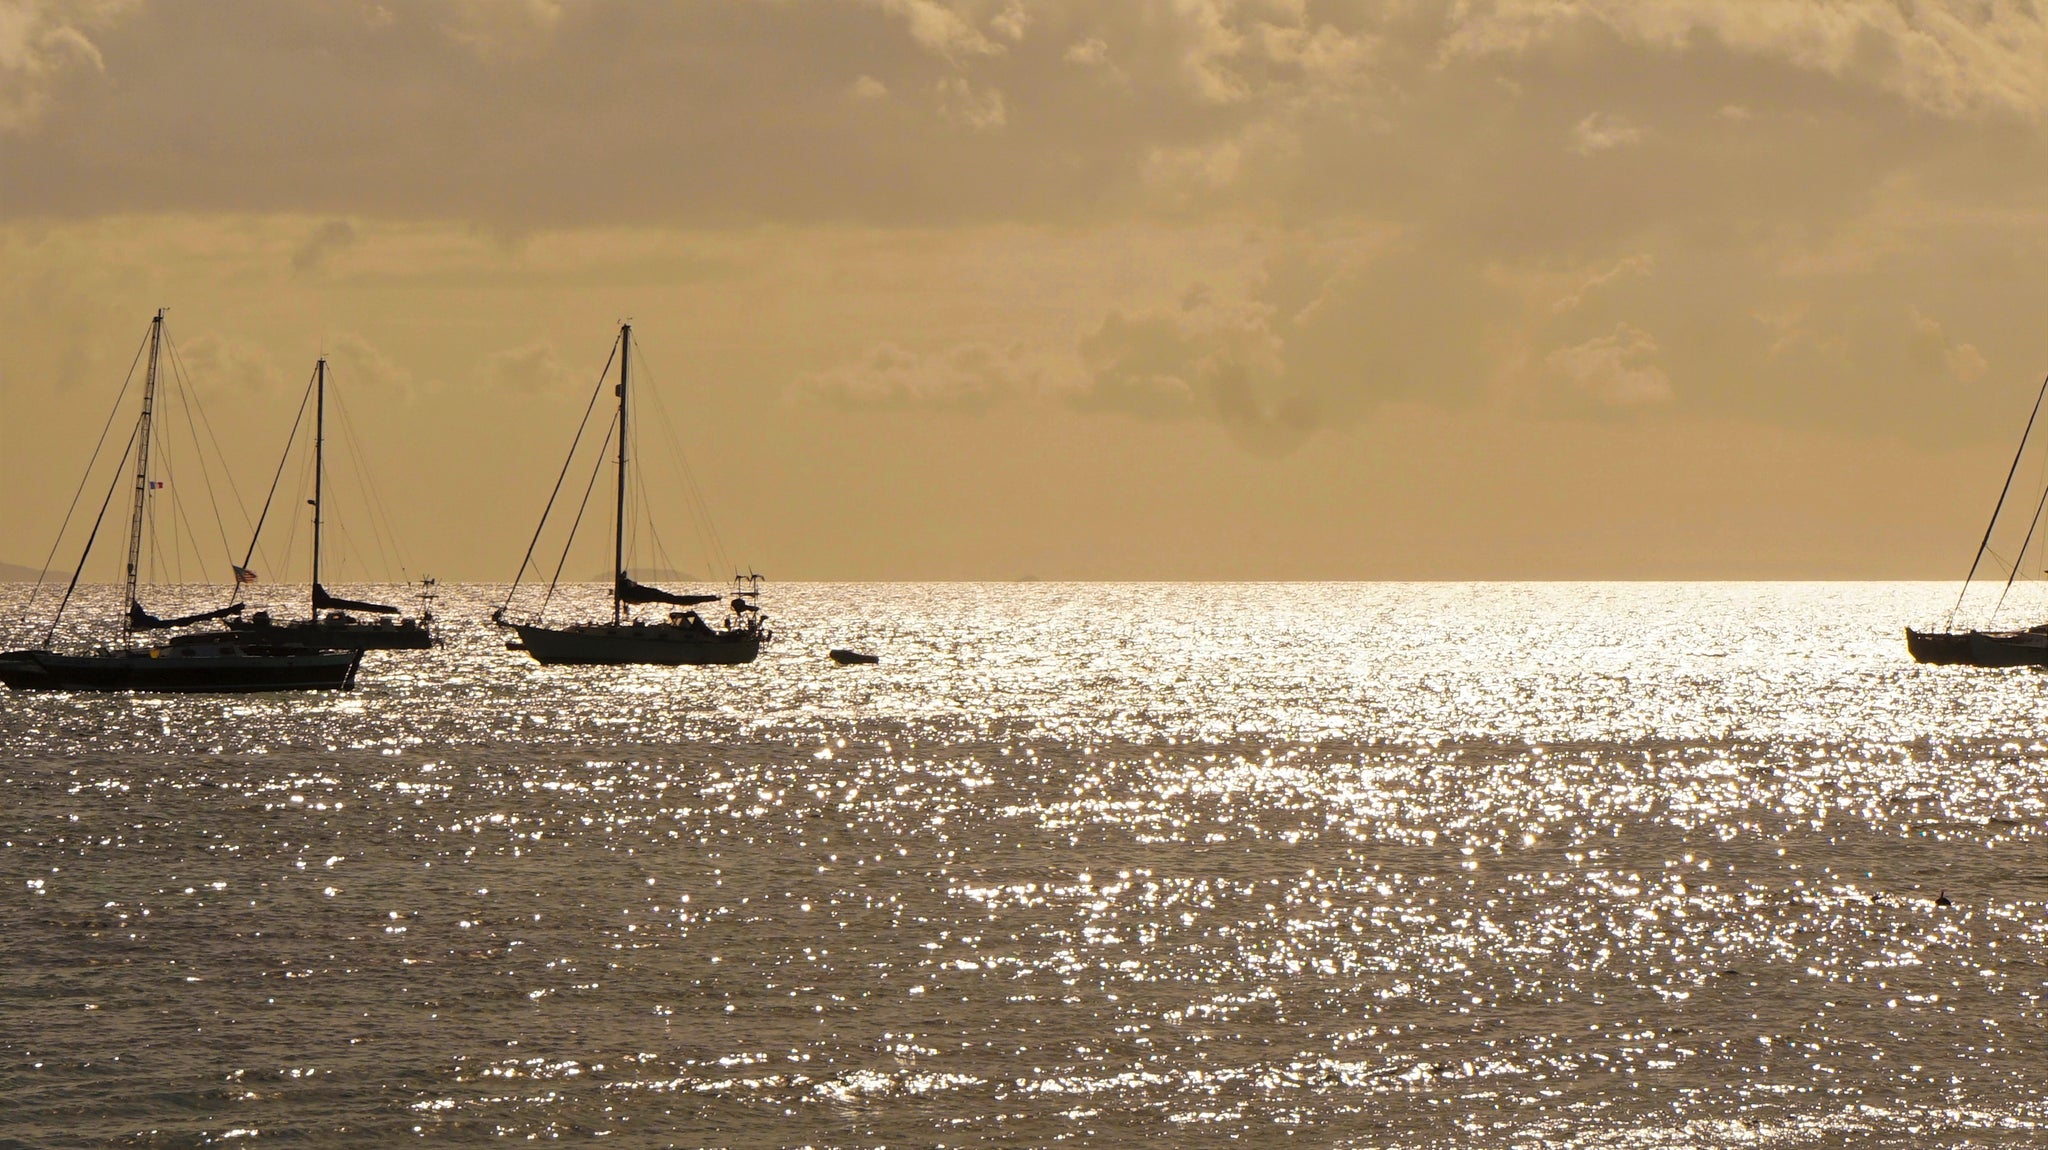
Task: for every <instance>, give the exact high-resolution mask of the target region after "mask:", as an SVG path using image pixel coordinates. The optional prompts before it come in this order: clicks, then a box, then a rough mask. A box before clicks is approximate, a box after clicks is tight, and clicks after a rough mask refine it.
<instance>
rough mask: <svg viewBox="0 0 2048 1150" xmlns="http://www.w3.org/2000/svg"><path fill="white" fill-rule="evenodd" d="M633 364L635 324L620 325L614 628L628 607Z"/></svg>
mask: <svg viewBox="0 0 2048 1150" xmlns="http://www.w3.org/2000/svg"><path fill="white" fill-rule="evenodd" d="M632 362H633V325H632V324H630V323H622V324H620V325H619V501H618V508H617V512H616V514H615V515H614V516H613V519H612V626H614V627H616V626H618V625H619V622H620V619H621V617H622V615H623V613H624V611H625V604H624V602H623V601H621V600H620V598H619V580H620V579H622V578H624V577H625V574H626V376H627V373H628V371H629V370H630V366H629V365H631V364H632Z"/></svg>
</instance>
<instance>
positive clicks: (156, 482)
mask: <svg viewBox="0 0 2048 1150" xmlns="http://www.w3.org/2000/svg"><path fill="white" fill-rule="evenodd" d="M149 489H150V490H151V491H162V490H163V489H164V481H163V480H161V479H152V480H150V481H149Z"/></svg>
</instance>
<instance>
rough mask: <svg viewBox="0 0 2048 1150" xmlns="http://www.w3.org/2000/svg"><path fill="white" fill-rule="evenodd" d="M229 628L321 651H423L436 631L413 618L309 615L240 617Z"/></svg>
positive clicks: (241, 634)
mask: <svg viewBox="0 0 2048 1150" xmlns="http://www.w3.org/2000/svg"><path fill="white" fill-rule="evenodd" d="M228 629H229V630H230V631H233V632H234V633H235V634H236V636H237V637H239V638H241V639H244V640H246V641H249V642H257V643H277V644H280V645H289V646H296V647H311V648H313V649H315V650H319V651H424V650H426V649H427V648H429V647H432V646H433V645H434V633H433V632H432V631H430V630H428V629H427V628H425V627H422V626H420V625H419V624H418V623H416V622H414V621H413V620H411V619H407V620H405V621H404V622H402V623H391V624H381V623H363V622H353V623H331V622H327V621H325V620H320V621H314V620H308V619H300V620H296V621H294V622H290V623H265V622H258V621H251V622H240V621H237V622H232V623H229V624H228Z"/></svg>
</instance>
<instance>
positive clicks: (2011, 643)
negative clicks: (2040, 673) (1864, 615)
mask: <svg viewBox="0 0 2048 1150" xmlns="http://www.w3.org/2000/svg"><path fill="white" fill-rule="evenodd" d="M1906 650H1907V651H1908V652H1909V653H1910V654H1911V655H1912V656H1913V658H1914V660H1915V661H1917V662H1921V663H1931V664H1938V665H1948V666H1965V667H2048V633H2044V632H2041V631H2038V630H2035V631H1938V632H1929V631H1915V630H1913V629H1912V628H1910V627H1908V628H1907V629H1906Z"/></svg>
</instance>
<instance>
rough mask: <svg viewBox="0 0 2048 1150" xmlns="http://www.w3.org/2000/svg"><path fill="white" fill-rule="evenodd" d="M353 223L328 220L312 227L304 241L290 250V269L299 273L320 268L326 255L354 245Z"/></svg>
mask: <svg viewBox="0 0 2048 1150" xmlns="http://www.w3.org/2000/svg"><path fill="white" fill-rule="evenodd" d="M355 243H356V229H355V225H354V224H351V223H349V222H348V221H347V220H328V221H327V222H326V223H324V224H321V225H320V226H319V227H317V228H315V229H313V234H312V235H310V236H307V237H306V242H305V243H302V244H300V245H299V246H298V248H297V249H296V250H294V251H293V252H292V270H293V271H295V272H298V273H299V274H301V275H306V274H308V273H311V272H315V271H318V270H320V269H321V268H322V267H323V266H325V265H326V263H327V260H328V257H330V256H333V255H335V254H337V253H339V252H345V251H347V250H348V249H350V248H352V247H354V246H355Z"/></svg>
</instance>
